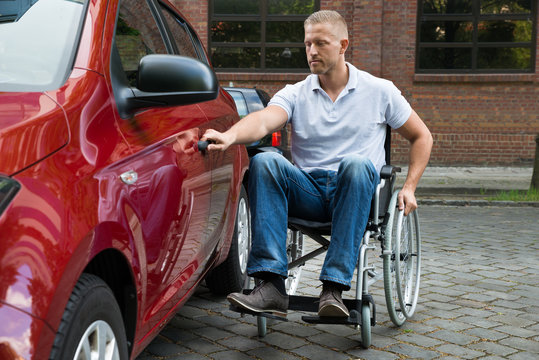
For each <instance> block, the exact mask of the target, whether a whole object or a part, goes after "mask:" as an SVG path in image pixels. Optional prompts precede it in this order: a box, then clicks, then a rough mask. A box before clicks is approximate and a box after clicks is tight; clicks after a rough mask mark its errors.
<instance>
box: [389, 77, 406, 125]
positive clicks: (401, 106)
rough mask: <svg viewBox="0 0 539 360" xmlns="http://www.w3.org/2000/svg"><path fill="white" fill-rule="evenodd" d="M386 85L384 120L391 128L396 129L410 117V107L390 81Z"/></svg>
mask: <svg viewBox="0 0 539 360" xmlns="http://www.w3.org/2000/svg"><path fill="white" fill-rule="evenodd" d="M389 84H390V86H388V91H387V95H388V99H387V107H386V112H385V118H386V122H387V124H388V125H389V126H391V127H392V128H393V129H398V128H400V127H401V126H402V125H404V123H405V122H406V121H407V120H408V119H409V118H410V115H411V114H412V107H411V106H410V104H409V103H408V101H407V100H406V99H405V98H404V96H402V94H401V92H400V90H399V89H397V87H396V86H395V85H393V83H392V82H390V83H389Z"/></svg>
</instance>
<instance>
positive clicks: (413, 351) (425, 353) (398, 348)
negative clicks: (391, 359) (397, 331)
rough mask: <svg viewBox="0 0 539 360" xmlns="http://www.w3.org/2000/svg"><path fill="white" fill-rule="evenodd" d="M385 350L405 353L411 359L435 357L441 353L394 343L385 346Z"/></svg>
mask: <svg viewBox="0 0 539 360" xmlns="http://www.w3.org/2000/svg"><path fill="white" fill-rule="evenodd" d="M387 350H389V351H391V352H394V353H397V354H402V355H405V356H407V357H409V358H412V359H435V358H437V357H439V356H440V355H441V354H440V353H438V352H436V351H433V350H427V349H423V348H420V347H418V346H413V345H409V344H395V345H392V346H390V347H389V348H387Z"/></svg>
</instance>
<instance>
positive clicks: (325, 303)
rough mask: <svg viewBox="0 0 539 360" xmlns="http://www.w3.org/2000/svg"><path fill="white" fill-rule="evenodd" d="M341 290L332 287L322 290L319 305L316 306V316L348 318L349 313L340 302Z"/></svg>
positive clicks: (325, 287)
mask: <svg viewBox="0 0 539 360" xmlns="http://www.w3.org/2000/svg"><path fill="white" fill-rule="evenodd" d="M341 294H342V290H338V289H335V288H334V287H332V286H326V285H324V287H323V288H322V292H321V293H320V304H319V305H318V316H320V317H322V316H324V317H349V316H350V313H349V312H348V309H347V308H346V306H345V305H344V303H343V301H342V296H341Z"/></svg>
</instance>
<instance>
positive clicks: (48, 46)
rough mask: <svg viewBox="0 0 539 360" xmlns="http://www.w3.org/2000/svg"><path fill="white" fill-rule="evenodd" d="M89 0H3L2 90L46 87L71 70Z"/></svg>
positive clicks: (0, 30)
mask: <svg viewBox="0 0 539 360" xmlns="http://www.w3.org/2000/svg"><path fill="white" fill-rule="evenodd" d="M84 3H85V0H15V1H0V91H46V90H53V89H56V88H58V87H60V86H61V85H62V84H63V83H64V82H65V80H66V79H67V76H68V75H69V73H70V70H71V66H72V64H73V59H74V55H75V52H76V49H77V46H76V41H77V39H78V37H79V34H80V32H81V25H82V19H83V13H84V8H85V7H84Z"/></svg>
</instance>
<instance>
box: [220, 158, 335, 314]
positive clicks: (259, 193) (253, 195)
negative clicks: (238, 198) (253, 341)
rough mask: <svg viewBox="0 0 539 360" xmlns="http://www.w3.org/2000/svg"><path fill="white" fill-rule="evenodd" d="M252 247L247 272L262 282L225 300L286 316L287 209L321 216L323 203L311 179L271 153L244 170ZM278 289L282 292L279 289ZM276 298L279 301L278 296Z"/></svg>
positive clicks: (313, 216)
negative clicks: (246, 181)
mask: <svg viewBox="0 0 539 360" xmlns="http://www.w3.org/2000/svg"><path fill="white" fill-rule="evenodd" d="M248 192H249V201H250V208H251V230H252V242H251V244H252V245H251V252H250V255H249V261H248V263H247V272H248V274H249V275H252V276H255V277H258V278H261V279H263V280H265V282H264V284H263V285H262V287H257V288H256V289H255V290H253V292H252V293H251V295H248V296H246V295H243V294H240V293H233V294H230V295H229V296H228V300H229V301H230V302H231V303H232V304H234V305H236V306H240V307H244V308H247V309H249V310H251V311H271V312H276V313H279V314H281V315H282V314H283V313H286V309H287V308H288V298H287V297H286V299H285V298H284V297H283V296H286V295H285V294H283V291H282V290H283V289H284V279H285V278H286V276H287V273H288V260H287V254H286V237H287V222H288V220H287V219H288V208H289V204H290V205H291V208H293V213H301V214H303V215H305V216H307V217H308V218H309V217H310V218H313V219H316V218H320V217H323V216H324V213H325V212H324V201H323V199H322V197H321V195H320V189H319V187H318V186H317V184H316V182H315V181H314V180H313V179H312V177H311V176H310V175H309V174H307V173H305V172H303V171H301V170H299V169H298V168H296V167H295V166H294V165H292V164H291V163H290V162H289V161H288V160H286V159H285V158H284V157H283V156H281V155H279V154H276V153H261V154H258V155H256V156H255V157H253V159H252V160H251V164H250V167H249V188H248ZM279 284H282V286H279ZM279 295H280V296H279Z"/></svg>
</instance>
